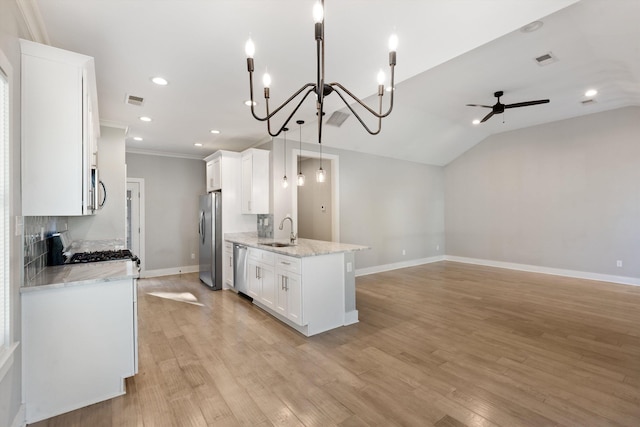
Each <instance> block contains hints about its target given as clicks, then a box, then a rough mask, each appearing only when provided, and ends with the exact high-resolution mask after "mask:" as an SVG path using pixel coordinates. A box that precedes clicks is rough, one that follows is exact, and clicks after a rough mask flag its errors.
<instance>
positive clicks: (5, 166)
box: [0, 51, 11, 368]
mask: <svg viewBox="0 0 640 427" xmlns="http://www.w3.org/2000/svg"><path fill="white" fill-rule="evenodd" d="M9 67H10V66H9V63H8V61H7V60H6V58H5V57H4V55H3V54H2V52H1V51H0V165H1V166H0V212H1V214H0V252H2V258H1V260H0V355H1V354H2V353H3V352H4V351H3V350H5V349H6V347H7V346H8V345H9V344H10V342H9V339H10V334H9V319H10V318H9V307H10V300H11V298H10V289H11V282H10V280H9V277H10V275H9V258H10V257H9V248H10V246H9V199H10V197H9V194H10V192H9V191H10V189H9V169H10V168H9V144H10V139H9V124H10V122H9V121H10V118H9V107H10V104H9V95H10V93H9V90H10V87H9V75H10V72H11V70H10V68H9ZM0 368H1V366H0Z"/></svg>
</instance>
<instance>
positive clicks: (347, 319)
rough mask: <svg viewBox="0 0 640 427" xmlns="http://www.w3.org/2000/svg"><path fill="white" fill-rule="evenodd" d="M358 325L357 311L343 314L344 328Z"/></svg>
mask: <svg viewBox="0 0 640 427" xmlns="http://www.w3.org/2000/svg"><path fill="white" fill-rule="evenodd" d="M354 323H358V310H351V311H347V312H346V313H345V314H344V326H347V325H353V324H354Z"/></svg>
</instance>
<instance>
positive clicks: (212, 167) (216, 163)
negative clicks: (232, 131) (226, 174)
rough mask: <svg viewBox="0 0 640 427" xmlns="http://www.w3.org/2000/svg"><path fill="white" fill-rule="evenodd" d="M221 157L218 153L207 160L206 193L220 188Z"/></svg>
mask: <svg viewBox="0 0 640 427" xmlns="http://www.w3.org/2000/svg"><path fill="white" fill-rule="evenodd" d="M221 157H222V155H221V154H220V155H218V156H217V157H215V158H214V159H212V160H209V161H208V162H207V193H210V192H212V191H216V190H220V189H221V188H222V169H221V159H220V158H221Z"/></svg>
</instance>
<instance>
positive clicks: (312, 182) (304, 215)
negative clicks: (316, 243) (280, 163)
mask: <svg viewBox="0 0 640 427" xmlns="http://www.w3.org/2000/svg"><path fill="white" fill-rule="evenodd" d="M294 160H295V159H294ZM319 167H320V166H319V160H318V159H305V160H304V161H302V162H301V168H302V173H303V174H304V175H305V178H306V179H305V185H304V186H302V187H297V186H296V188H297V189H298V236H299V237H303V238H305V239H315V240H328V241H330V240H331V209H332V203H331V162H330V161H324V162H322V169H324V170H325V172H326V175H327V180H326V181H325V182H323V183H318V182H316V171H317V170H318V168H319ZM292 184H293V185H296V182H295V177H294V178H293V182H292ZM322 206H324V208H325V209H324V210H322Z"/></svg>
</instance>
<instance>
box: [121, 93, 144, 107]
mask: <svg viewBox="0 0 640 427" xmlns="http://www.w3.org/2000/svg"><path fill="white" fill-rule="evenodd" d="M124 102H125V104H129V105H135V106H138V107H140V106H142V104H144V98H143V97H141V96H135V95H127V96H126V97H125V100H124Z"/></svg>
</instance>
